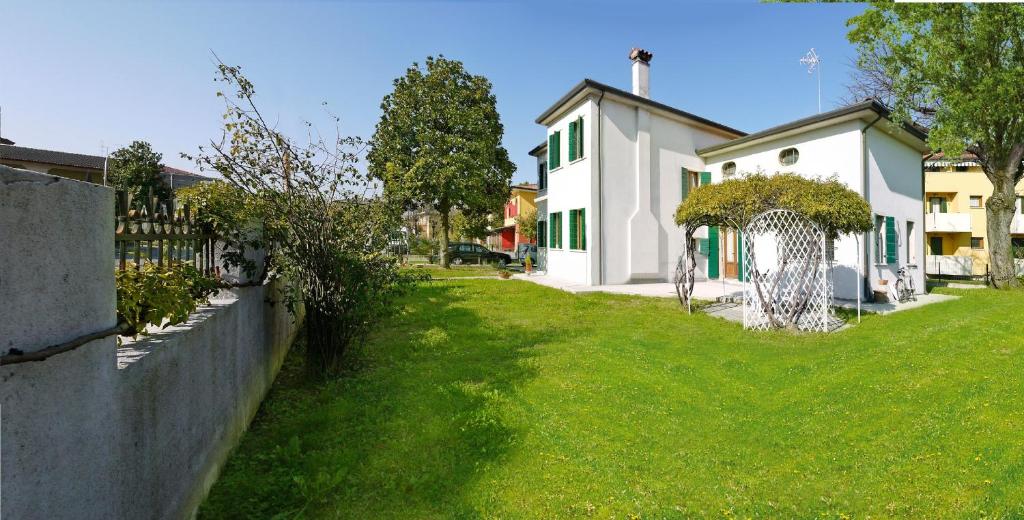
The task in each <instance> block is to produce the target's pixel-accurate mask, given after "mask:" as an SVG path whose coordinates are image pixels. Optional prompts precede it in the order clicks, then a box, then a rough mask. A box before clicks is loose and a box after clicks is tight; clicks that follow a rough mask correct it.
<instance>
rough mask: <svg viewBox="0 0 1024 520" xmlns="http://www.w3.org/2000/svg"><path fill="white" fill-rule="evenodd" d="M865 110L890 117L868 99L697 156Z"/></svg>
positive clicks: (919, 134) (915, 131)
mask: <svg viewBox="0 0 1024 520" xmlns="http://www.w3.org/2000/svg"><path fill="white" fill-rule="evenodd" d="M865 110H870V111H872V112H875V113H876V114H878V115H879V116H882V117H888V115H889V109H887V108H886V107H885V105H883V104H881V103H879V102H878V101H877V100H874V99H866V100H864V101H861V102H859V103H854V104H852V105H847V106H845V107H842V108H837V109H835V110H831V111H829V112H823V113H821V114H817V115H813V116H811V117H805V118H803V119H797V120H796V121H791V122H789V123H785V124H782V125H779V126H773V127H771V128H769V129H767V130H761V131H760V132H754V133H752V134H748V135H746V136H743V137H740V138H738V139H733V140H732V141H726V142H724V143H719V144H716V145H713V146H708V147H705V148H701V149H699V150H697V155H705V154H709V153H713V152H717V151H719V150H724V149H727V148H733V147H735V146H740V145H745V144H748V143H753V142H754V141H759V140H761V139H765V138H768V137H772V136H775V135H778V134H782V133H785V132H789V131H791V130H797V129H799V128H801V127H805V126H811V125H815V124H818V123H823V122H826V121H829V120H832V119H839V118H842V117H846V116H850V115H853V114H856V113H857V112H862V111H865ZM903 129H904V130H906V131H907V132H908V133H910V134H911V135H913V136H914V137H916V138H918V139H920V140H922V141H924V140H925V139H927V138H928V133H927V131H925V130H922V129H921V128H920V127H917V126H911V125H907V124H904V125H903Z"/></svg>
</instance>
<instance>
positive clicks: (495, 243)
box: [487, 182, 537, 256]
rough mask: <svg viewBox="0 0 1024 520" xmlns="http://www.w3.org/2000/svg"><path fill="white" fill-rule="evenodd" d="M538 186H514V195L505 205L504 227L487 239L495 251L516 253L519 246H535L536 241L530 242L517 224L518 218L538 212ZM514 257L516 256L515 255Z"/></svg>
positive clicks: (526, 184) (524, 184)
mask: <svg viewBox="0 0 1024 520" xmlns="http://www.w3.org/2000/svg"><path fill="white" fill-rule="evenodd" d="M536 198H537V185H536V184H529V183H525V182H524V183H522V184H517V185H515V186H512V194H511V195H510V196H509V198H508V202H506V203H505V209H504V211H505V215H504V218H505V220H504V225H503V226H502V227H500V228H498V229H496V230H494V233H493V234H492V235H491V236H490V237H489V238H488V239H487V245H488V247H490V249H491V250H493V251H503V252H506V253H514V252H515V251H516V250H517V249H518V248H519V244H534V243H536V240H535V239H534V240H530V239H528V238H526V237H524V236H523V235H522V233H520V231H519V225H518V224H516V217H518V216H519V215H522V214H524V213H528V212H530V211H532V212H534V214H535V215H536V212H537V203H536V201H535V199H536ZM513 256H514V255H513Z"/></svg>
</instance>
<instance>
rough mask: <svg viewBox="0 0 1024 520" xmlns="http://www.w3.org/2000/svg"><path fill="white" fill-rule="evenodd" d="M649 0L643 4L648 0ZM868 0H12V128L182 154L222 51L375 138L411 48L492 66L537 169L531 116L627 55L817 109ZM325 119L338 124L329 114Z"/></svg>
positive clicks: (5, 13)
mask: <svg viewBox="0 0 1024 520" xmlns="http://www.w3.org/2000/svg"><path fill="white" fill-rule="evenodd" d="M634 4H637V5H634ZM863 8H864V7H863V5H859V4H817V5H815V4H800V5H793V4H789V5H780V4H758V3H754V2H740V1H716V2H685V3H682V2H673V3H666V4H662V5H659V4H647V5H643V6H640V5H638V3H629V4H627V3H625V2H623V3H621V4H619V3H611V2H600V3H596V4H584V3H578V2H554V1H551V2H545V3H541V2H536V3H534V2H499V1H480V2H472V1H449V2H398V1H392V2H347V1H326V0H322V1H292V2H283V1H281V2H277V1H268V0H262V1H257V2H243V1H241V0H221V1H212V2H170V1H163V2H146V3H143V2H133V3H123V4H122V3H117V2H95V3H94V2H70V1H69V2H66V3H64V4H58V3H47V2H45V1H39V0H36V1H30V2H20V1H16V0H15V1H11V0H7V1H5V2H3V5H0V22H2V25H3V27H4V29H3V32H4V41H5V42H6V44H5V45H4V59H3V62H4V63H3V66H2V67H0V106H2V108H3V121H2V133H3V135H4V137H8V138H10V139H13V140H14V141H16V142H17V144H19V145H24V146H31V147H38V148H50V149H56V150H64V151H73V152H79V153H91V154H100V150H101V148H100V145H101V142H102V143H105V144H106V145H107V146H111V147H117V146H119V145H125V144H127V143H128V142H130V141H131V140H133V139H144V140H147V141H150V142H151V143H152V144H153V146H154V148H155V149H156V150H157V151H159V152H161V153H163V154H164V162H165V163H167V164H168V165H171V166H177V167H182V168H188V169H192V168H193V165H191V164H190V163H189V162H188V161H186V160H184V159H181V158H180V157H179V153H180V152H193V151H195V150H196V148H197V146H198V145H200V144H203V143H205V142H207V141H208V140H209V139H210V138H212V137H215V136H217V135H219V124H220V114H221V113H222V108H223V105H221V104H220V102H219V101H218V100H217V98H216V97H215V95H214V94H215V92H216V86H215V84H214V83H213V81H212V78H213V75H214V67H213V65H212V57H211V54H210V53H211V50H212V51H215V52H216V53H217V54H218V55H219V56H220V57H221V58H222V59H223V60H224V61H225V62H227V63H229V64H237V65H241V66H242V67H243V69H244V71H245V72H246V74H247V75H248V76H249V78H250V79H251V80H253V81H254V83H255V85H256V88H257V93H258V95H259V100H260V102H261V103H262V107H263V108H264V110H265V111H266V112H267V113H269V114H271V115H273V116H276V117H278V118H279V120H280V123H281V126H282V128H283V129H285V130H286V131H292V132H298V131H301V121H302V120H303V119H310V120H312V121H314V123H323V124H327V122H326V121H324V119H325V118H323V117H322V111H321V106H320V103H321V102H322V101H326V102H327V103H328V105H329V107H330V109H331V111H332V112H334V113H336V114H337V115H339V116H340V117H341V118H342V123H343V125H344V128H343V130H344V132H345V133H347V134H349V135H358V136H362V137H366V138H369V137H370V136H371V135H372V133H373V127H374V125H375V124H376V122H377V118H378V117H379V115H380V108H379V105H380V100H381V98H382V97H383V96H384V95H385V94H386V93H387V92H389V91H390V89H391V82H392V80H393V79H394V78H395V77H397V76H399V75H401V74H402V73H403V72H404V71H405V68H406V67H408V66H409V65H410V64H411V63H412V62H413V61H417V60H420V61H422V59H423V58H424V57H425V56H427V55H431V54H444V55H445V56H447V57H450V58H456V59H459V60H462V61H463V62H465V64H466V66H467V68H468V69H469V70H470V71H471V72H473V73H476V74H483V75H485V76H487V77H488V78H490V80H491V82H492V83H493V85H494V93H495V95H496V96H497V98H498V110H499V111H500V113H501V118H502V122H503V123H504V125H505V146H506V147H507V148H508V150H509V153H510V155H511V157H512V158H513V160H514V161H515V162H516V163H517V164H518V166H519V171H518V172H517V174H516V176H515V180H516V181H520V180H532V179H533V176H534V166H533V163H532V161H531V158H530V157H529V156H528V155H527V151H528V150H529V149H530V148H532V147H533V146H534V145H536V144H538V143H540V142H541V141H543V139H544V131H543V129H542V128H541V127H539V126H538V125H536V124H534V123H533V120H534V118H536V116H537V115H538V114H540V112H542V111H543V110H544V109H545V108H547V107H548V106H549V105H551V104H552V103H553V102H554V101H555V100H557V99H558V98H559V97H561V96H562V95H563V94H564V93H565V92H566V91H567V90H568V89H569V88H570V87H572V86H573V85H575V84H576V83H577V82H579V81H580V80H581V79H583V78H585V77H589V78H592V79H595V80H597V81H601V82H604V83H608V84H610V85H613V86H617V87H620V88H623V89H626V90H628V89H629V88H630V69H629V65H630V64H629V60H628V58H627V54H628V52H629V49H630V48H631V47H634V46H640V47H644V48H646V49H648V50H650V51H652V52H653V53H654V59H653V61H652V63H651V97H652V98H653V99H656V100H658V101H661V102H663V103H667V104H669V105H672V106H675V107H678V108H681V109H683V110H687V111H690V112H693V113H695V114H698V115H701V116H704V117H707V118H709V119H713V120H715V121H719V122H721V123H723V124H726V125H730V126H733V127H735V128H739V129H741V130H745V131H748V132H749V131H756V130H759V129H763V128H767V127H769V126H773V125H776V124H779V123H783V122H786V121H790V120H793V119H797V118H800V117H804V116H808V115H812V114H814V113H815V112H816V111H817V100H816V99H817V98H816V83H815V79H814V77H813V76H809V75H808V74H807V72H806V71H805V69H804V68H803V66H801V65H800V64H799V61H798V60H799V58H800V57H802V56H803V55H804V54H805V53H806V52H807V50H808V49H809V48H811V47H815V48H816V49H817V51H818V53H819V54H820V55H821V56H822V58H823V66H824V69H823V70H824V74H823V84H822V88H823V96H822V97H823V105H824V106H823V108H824V109H826V110H827V109H828V108H831V107H834V106H836V105H837V104H838V103H839V100H840V98H842V97H843V95H844V94H845V88H844V84H845V83H846V81H847V77H848V73H849V61H850V59H851V58H852V57H853V55H854V49H853V48H852V47H851V46H850V45H849V44H848V43H847V41H846V25H845V22H846V20H847V19H848V18H849V17H850V16H852V15H854V14H857V13H858V12H860V11H861V10H862V9H863ZM322 129H323V130H328V128H322Z"/></svg>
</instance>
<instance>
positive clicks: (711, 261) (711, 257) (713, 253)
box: [701, 172, 718, 279]
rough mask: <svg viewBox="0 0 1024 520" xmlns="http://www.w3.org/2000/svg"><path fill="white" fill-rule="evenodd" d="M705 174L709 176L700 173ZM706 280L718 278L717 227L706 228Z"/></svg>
mask: <svg viewBox="0 0 1024 520" xmlns="http://www.w3.org/2000/svg"><path fill="white" fill-rule="evenodd" d="M705 173H708V174H709V175H710V173H709V172H701V176H702V177H703V175H704V174H705ZM701 182H704V180H703V179H701ZM708 278H711V279H717V278H718V226H710V227H708Z"/></svg>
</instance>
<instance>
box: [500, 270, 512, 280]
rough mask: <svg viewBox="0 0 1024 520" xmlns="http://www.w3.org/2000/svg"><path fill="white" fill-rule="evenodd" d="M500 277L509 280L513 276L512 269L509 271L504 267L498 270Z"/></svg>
mask: <svg viewBox="0 0 1024 520" xmlns="http://www.w3.org/2000/svg"><path fill="white" fill-rule="evenodd" d="M498 277H499V278H501V279H502V280H508V279H509V278H511V277H512V271H509V270H508V269H502V270H500V271H498Z"/></svg>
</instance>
